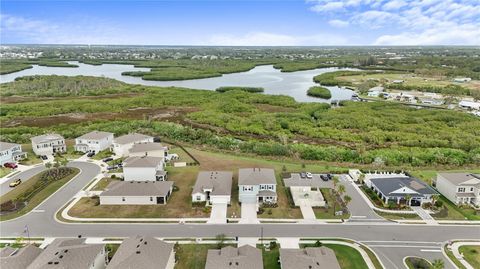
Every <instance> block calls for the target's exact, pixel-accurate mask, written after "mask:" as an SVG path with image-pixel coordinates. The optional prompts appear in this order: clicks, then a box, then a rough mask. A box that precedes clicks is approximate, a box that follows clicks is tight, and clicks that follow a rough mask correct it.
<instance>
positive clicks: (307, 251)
mask: <svg viewBox="0 0 480 269" xmlns="http://www.w3.org/2000/svg"><path fill="white" fill-rule="evenodd" d="M280 263H281V265H282V269H341V268H340V264H339V263H338V260H337V257H336V256H335V252H334V251H333V250H331V249H329V248H327V247H318V248H313V247H307V248H304V249H284V248H281V249H280Z"/></svg>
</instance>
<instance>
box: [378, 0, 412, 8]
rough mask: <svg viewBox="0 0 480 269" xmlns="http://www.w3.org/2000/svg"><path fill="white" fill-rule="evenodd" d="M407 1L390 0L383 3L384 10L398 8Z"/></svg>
mask: <svg viewBox="0 0 480 269" xmlns="http://www.w3.org/2000/svg"><path fill="white" fill-rule="evenodd" d="M406 5H407V3H406V2H405V1H403V0H392V1H389V2H387V3H385V4H384V5H383V7H382V8H383V9H384V10H397V9H400V8H402V7H404V6H406Z"/></svg>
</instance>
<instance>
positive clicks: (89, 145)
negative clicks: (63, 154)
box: [75, 131, 113, 153]
mask: <svg viewBox="0 0 480 269" xmlns="http://www.w3.org/2000/svg"><path fill="white" fill-rule="evenodd" d="M112 143H113V133H109V132H100V131H93V132H89V133H86V134H84V135H82V136H80V137H77V138H75V151H80V152H83V153H87V152H93V153H99V152H100V151H103V150H106V149H109V148H110V147H111V145H112Z"/></svg>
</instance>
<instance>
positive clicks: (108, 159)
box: [103, 157, 113, 162]
mask: <svg viewBox="0 0 480 269" xmlns="http://www.w3.org/2000/svg"><path fill="white" fill-rule="evenodd" d="M103 161H104V162H109V161H113V158H112V157H109V158H105V159H103Z"/></svg>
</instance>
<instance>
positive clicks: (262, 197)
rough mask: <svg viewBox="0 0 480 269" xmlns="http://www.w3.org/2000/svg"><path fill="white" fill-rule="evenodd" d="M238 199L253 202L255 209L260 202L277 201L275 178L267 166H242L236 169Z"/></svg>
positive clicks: (272, 171)
mask: <svg viewBox="0 0 480 269" xmlns="http://www.w3.org/2000/svg"><path fill="white" fill-rule="evenodd" d="M238 188H239V194H238V200H239V202H240V203H255V204H256V205H257V210H258V208H259V207H260V204H262V203H276V202H277V180H276V178H275V172H274V170H273V169H269V168H242V169H239V170H238Z"/></svg>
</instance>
